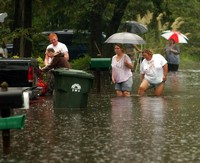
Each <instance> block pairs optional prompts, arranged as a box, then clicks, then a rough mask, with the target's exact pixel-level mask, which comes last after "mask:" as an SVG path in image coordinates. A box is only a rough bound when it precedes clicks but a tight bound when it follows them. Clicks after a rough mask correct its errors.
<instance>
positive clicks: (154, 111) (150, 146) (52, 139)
mask: <svg viewBox="0 0 200 163" xmlns="http://www.w3.org/2000/svg"><path fill="white" fill-rule="evenodd" d="M139 82H140V77H139V74H137V73H135V74H134V88H133V92H132V94H133V95H132V97H127V98H125V97H116V96H115V93H114V91H113V86H109V85H108V84H109V83H110V82H109V81H104V82H103V83H104V84H103V85H102V92H101V94H97V93H96V92H95V89H94V90H93V91H92V92H91V94H90V96H89V101H88V108H86V109H65V110H61V109H59V110H58V109H54V108H53V106H52V98H51V97H41V98H40V99H38V100H35V101H33V102H32V104H31V108H30V109H29V110H27V111H26V110H15V114H22V113H26V115H27V117H26V122H25V128H24V129H23V130H12V131H11V144H10V149H9V154H7V155H5V154H3V149H2V148H0V153H1V159H0V162H23V163H25V162H34V163H35V162H52V163H53V162H73V163H74V162H81V163H82V162H89V163H93V162H113V163H114V162H117V163H118V162H123V163H128V162H137V163H138V162H144V163H146V162H176V163H178V162H181V163H182V162H186V163H188V162H200V98H199V91H200V70H180V72H177V73H170V74H169V75H168V80H167V82H166V87H165V90H164V93H163V96H162V97H155V96H153V95H152V92H151V91H149V92H148V93H147V95H146V96H144V97H138V96H136V92H137V87H138V85H139ZM104 85H105V86H104ZM0 142H1V144H2V140H1V135H0Z"/></svg>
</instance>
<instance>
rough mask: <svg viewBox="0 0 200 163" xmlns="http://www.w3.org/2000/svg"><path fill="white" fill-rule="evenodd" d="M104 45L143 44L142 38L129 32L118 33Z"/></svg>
mask: <svg viewBox="0 0 200 163" xmlns="http://www.w3.org/2000/svg"><path fill="white" fill-rule="evenodd" d="M105 43H120V44H135V45H137V44H145V41H144V40H143V38H142V37H140V36H138V35H136V34H134V33H129V32H120V33H115V34H113V35H111V36H110V37H109V38H108V39H107V40H106V41H105Z"/></svg>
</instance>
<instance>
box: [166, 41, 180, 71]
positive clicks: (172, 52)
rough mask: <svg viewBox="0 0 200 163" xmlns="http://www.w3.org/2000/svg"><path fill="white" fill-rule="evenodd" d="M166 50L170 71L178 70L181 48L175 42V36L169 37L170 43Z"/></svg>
mask: <svg viewBox="0 0 200 163" xmlns="http://www.w3.org/2000/svg"><path fill="white" fill-rule="evenodd" d="M164 52H165V54H166V60H167V62H168V71H178V68H179V62H180V58H179V54H180V49H179V47H178V46H177V45H176V44H175V41H174V39H173V38H171V39H169V45H167V46H166V47H165V48H164Z"/></svg>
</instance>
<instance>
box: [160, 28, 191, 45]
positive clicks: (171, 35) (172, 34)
mask: <svg viewBox="0 0 200 163" xmlns="http://www.w3.org/2000/svg"><path fill="white" fill-rule="evenodd" d="M161 36H162V37H164V38H166V39H167V40H170V39H173V40H174V41H175V42H177V43H187V42H188V40H189V39H188V38H187V37H186V36H185V35H184V34H182V33H180V32H177V31H170V30H168V31H164V32H163V34H162V35H161Z"/></svg>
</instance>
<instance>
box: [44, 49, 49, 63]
mask: <svg viewBox="0 0 200 163" xmlns="http://www.w3.org/2000/svg"><path fill="white" fill-rule="evenodd" d="M48 64H49V56H48V55H47V53H46V52H45V58H44V65H45V66H47V65H48Z"/></svg>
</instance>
